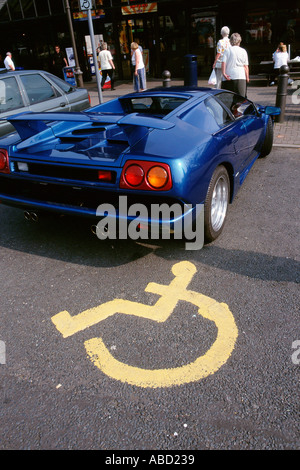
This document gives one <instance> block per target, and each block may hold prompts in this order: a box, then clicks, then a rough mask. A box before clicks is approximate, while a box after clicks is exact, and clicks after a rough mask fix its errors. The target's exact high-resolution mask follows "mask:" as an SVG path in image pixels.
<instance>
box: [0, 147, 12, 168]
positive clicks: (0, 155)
mask: <svg viewBox="0 0 300 470" xmlns="http://www.w3.org/2000/svg"><path fill="white" fill-rule="evenodd" d="M9 172H10V170H9V159H8V153H7V151H6V150H4V149H0V173H9Z"/></svg>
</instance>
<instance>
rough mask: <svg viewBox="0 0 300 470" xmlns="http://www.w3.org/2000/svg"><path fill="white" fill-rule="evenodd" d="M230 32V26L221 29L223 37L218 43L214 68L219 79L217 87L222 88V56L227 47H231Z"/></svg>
mask: <svg viewBox="0 0 300 470" xmlns="http://www.w3.org/2000/svg"><path fill="white" fill-rule="evenodd" d="M229 32H230V31H229V28H228V26H223V28H222V29H221V36H222V39H219V41H218V43H217V55H216V57H215V61H214V63H213V69H214V70H215V74H216V80H217V83H216V85H215V87H216V88H221V86H222V58H223V55H224V52H225V51H226V49H228V48H229V47H230V41H229V37H228V36H229Z"/></svg>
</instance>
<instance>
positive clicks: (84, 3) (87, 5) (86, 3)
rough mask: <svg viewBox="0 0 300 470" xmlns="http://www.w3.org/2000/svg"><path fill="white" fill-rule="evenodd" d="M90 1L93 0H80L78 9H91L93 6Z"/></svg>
mask: <svg viewBox="0 0 300 470" xmlns="http://www.w3.org/2000/svg"><path fill="white" fill-rule="evenodd" d="M92 3H93V0H80V10H83V11H86V10H91V9H92V8H93V6H92Z"/></svg>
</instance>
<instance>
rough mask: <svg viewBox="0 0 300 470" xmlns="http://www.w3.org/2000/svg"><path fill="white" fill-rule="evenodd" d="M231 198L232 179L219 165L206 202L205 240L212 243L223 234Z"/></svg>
mask: <svg viewBox="0 0 300 470" xmlns="http://www.w3.org/2000/svg"><path fill="white" fill-rule="evenodd" d="M229 198H230V180H229V176H228V173H227V170H226V168H225V167H224V166H223V165H220V166H218V167H217V168H216V169H215V171H214V173H213V175H212V177H211V180H210V183H209V186H208V190H207V194H206V198H205V202H204V242H205V243H211V242H212V241H214V240H216V238H218V236H219V235H220V234H221V232H222V230H223V227H224V224H225V219H226V215H227V209H228V204H229Z"/></svg>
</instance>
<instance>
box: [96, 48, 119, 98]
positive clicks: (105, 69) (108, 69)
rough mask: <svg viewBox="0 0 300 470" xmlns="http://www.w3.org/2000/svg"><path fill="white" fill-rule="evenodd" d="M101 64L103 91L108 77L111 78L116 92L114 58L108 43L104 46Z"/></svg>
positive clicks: (112, 87)
mask: <svg viewBox="0 0 300 470" xmlns="http://www.w3.org/2000/svg"><path fill="white" fill-rule="evenodd" d="M99 62H100V67H101V73H102V80H101V88H102V91H103V86H104V83H105V80H106V78H107V75H108V76H109V78H110V84H111V89H112V90H114V76H113V71H114V69H115V65H114V62H113V58H112V55H111V53H110V51H108V50H107V43H106V42H104V43H103V44H102V51H101V52H100V54H99Z"/></svg>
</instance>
